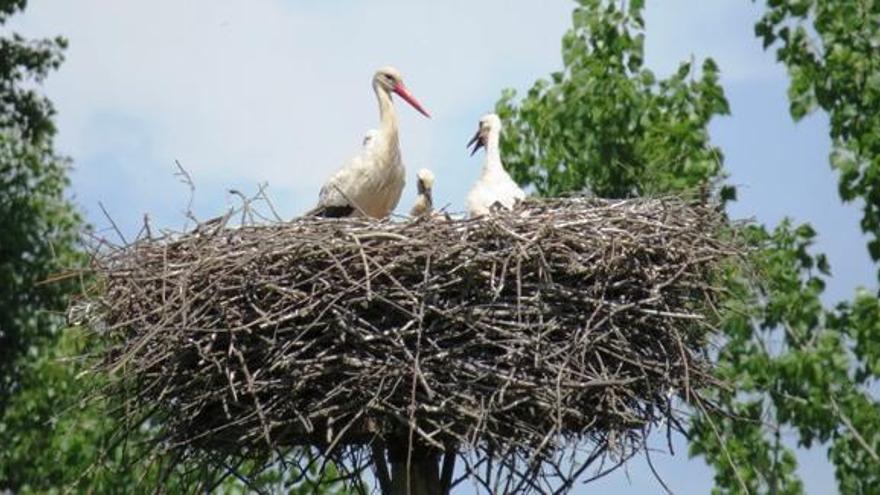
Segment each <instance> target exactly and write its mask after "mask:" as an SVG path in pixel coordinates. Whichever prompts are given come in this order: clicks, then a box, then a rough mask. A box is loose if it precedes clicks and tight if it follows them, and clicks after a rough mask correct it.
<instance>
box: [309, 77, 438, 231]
mask: <svg viewBox="0 0 880 495" xmlns="http://www.w3.org/2000/svg"><path fill="white" fill-rule="evenodd" d="M373 91H374V92H375V93H376V99H377V101H378V102H379V128H378V129H376V130H370V131H368V132H367V135H366V136H365V138H364V143H363V147H362V148H361V151H360V153H359V154H358V155H357V156H355V157H354V158H353V159H352V160H351V161H349V162H348V164H346V165H345V166H344V167H342V169H340V170H339V171H338V172H336V173H335V174H333V176H331V177H330V179H329V180H328V181H327V182H326V183H325V184H324V186H323V187H322V188H321V192H320V194H319V196H318V205H317V206H316V207H315V208H313V209H312V210H311V211H309V212H308V213H307V215H318V216H323V217H347V216H356V215H366V216H368V217H372V218H385V217H387V216H388V215H389V214H390V213H391V212H392V211H393V210H394V208H395V207H397V203H398V201H400V193H401V192H402V191H403V186H404V183H405V182H406V179H405V177H404V175H405V170H404V167H403V161H402V160H401V158H400V141H399V139H398V130H397V114H396V113H395V112H394V104H393V102H392V100H391V94H392V93H394V94H396V95H398V96H400V97H401V98H402V99H403V100H404V101H406V102H407V103H409V104H410V105H412V107H413V108H415V109H416V110H417V111H419V112H420V113H421V114H422V115H424V116H426V117H430V115H429V114H428V112H427V111H426V110H425V109H424V108H423V107H422V105H421V104H420V103H419V102H418V101H417V100H416V99H415V97H413V96H412V95H411V94H410V92H409V90H407V88H406V86H405V85H404V84H403V77H402V76H401V75H400V72H399V71H398V70H397V69H395V68H393V67H383V68H381V69H379V70H378V71H376V73H375V74H374V75H373Z"/></svg>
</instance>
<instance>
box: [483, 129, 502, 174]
mask: <svg viewBox="0 0 880 495" xmlns="http://www.w3.org/2000/svg"><path fill="white" fill-rule="evenodd" d="M500 137H501V131H499V130H498V129H491V130H490V131H489V135H488V136H487V137H486V163H485V165H483V174H484V175H485V174H491V173H494V172H503V171H504V165H503V164H502V163H501V147H500V141H501V139H500Z"/></svg>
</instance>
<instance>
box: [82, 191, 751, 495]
mask: <svg viewBox="0 0 880 495" xmlns="http://www.w3.org/2000/svg"><path fill="white" fill-rule="evenodd" d="M231 217H232V215H227V216H225V217H221V218H220V219H219V220H217V219H215V220H214V221H213V223H210V224H202V225H199V226H198V227H197V228H196V229H194V230H192V231H190V232H187V233H181V234H170V235H166V236H164V237H162V238H158V239H156V238H144V239H140V240H138V241H136V242H134V243H133V244H131V245H127V246H123V247H121V248H118V249H106V248H104V249H102V251H101V252H100V253H99V254H98V256H96V258H95V260H96V261H95V266H94V269H95V271H96V272H97V274H98V275H99V277H98V279H99V280H100V283H99V284H98V285H97V286H98V287H100V290H96V291H95V292H94V293H93V294H89V295H88V296H87V297H88V299H89V303H90V307H92V308H95V307H97V308H100V310H99V313H98V317H99V318H100V319H101V321H102V322H103V325H102V328H103V330H102V340H103V341H104V342H105V346H106V347H105V349H106V350H105V351H104V354H103V360H102V362H101V364H100V366H99V368H100V369H101V370H103V371H109V372H112V373H113V374H114V376H115V378H116V379H115V381H114V383H115V384H116V385H114V386H112V387H110V388H109V389H108V391H107V393H108V394H110V396H111V397H113V398H115V399H116V400H117V401H121V402H124V403H125V405H126V410H129V411H140V412H141V414H142V413H143V411H147V410H151V409H152V408H154V407H155V409H156V410H157V413H156V414H157V416H156V417H157V418H160V419H157V422H158V423H160V424H161V429H162V433H163V437H162V446H163V447H162V448H163V449H166V450H171V451H175V452H194V451H202V452H205V451H210V452H221V453H223V454H224V455H231V456H236V455H246V454H245V452H247V453H248V454H247V455H253V453H254V452H262V453H264V454H271V453H272V452H273V451H277V449H279V448H283V447H290V446H307V447H306V448H305V451H310V452H318V453H320V454H321V455H322V456H324V457H325V458H326V457H327V456H330V457H331V458H333V459H336V460H337V462H341V458H340V457H339V455H340V453H343V452H345V453H349V454H351V453H352V452H356V454H351V455H352V457H350V458H352V459H353V458H357V459H359V461H358V462H363V461H362V460H363V459H365V458H366V459H370V458H371V452H373V453H374V454H375V452H376V451H377V449H375V448H374V447H376V446H382V449H379V450H383V449H384V448H385V446H388V447H389V448H388V450H387V452H388V455H389V460H390V461H391V462H399V461H400V459H405V460H406V461H407V462H424V459H425V458H430V459H435V461H433V462H435V463H436V459H439V458H441V457H442V454H443V453H444V452H445V451H448V450H449V449H452V451H453V452H455V451H457V452H458V453H459V455H460V459H461V460H462V462H463V463H464V466H465V470H466V472H467V473H468V474H469V475H470V476H471V477H472V478H474V479H479V480H480V486H483V487H484V488H485V489H487V490H489V491H491V490H501V491H511V490H517V491H538V492H543V491H550V492H552V491H553V490H556V489H558V488H559V487H563V488H564V487H567V486H570V478H571V477H573V476H575V475H576V474H579V473H580V472H582V471H583V470H582V469H576V467H577V462H575V461H574V460H572V459H571V457H565V454H566V453H568V454H569V455H571V453H572V452H573V451H574V449H583V448H588V451H587V453H585V454H583V455H582V456H579V459H580V461H581V462H582V461H583V460H584V459H593V460H595V459H596V458H598V457H604V455H605V454H606V453H608V452H613V453H615V454H614V455H615V459H617V460H620V459H623V458H625V457H626V456H629V455H631V453H632V452H634V451H636V450H638V449H639V448H641V447H642V446H643V445H644V435H645V434H646V433H645V432H646V431H648V429H649V428H650V427H651V426H652V425H657V424H660V423H661V422H662V421H664V420H668V419H670V416H672V415H673V411H672V408H671V404H672V401H673V397H674V396H678V397H680V398H681V399H683V400H685V401H698V400H700V399H699V390H700V389H701V388H702V387H705V386H707V385H710V384H712V383H713V378H712V376H711V369H710V368H711V367H710V362H709V360H708V359H707V356H706V349H707V342H708V340H709V338H710V337H711V334H712V328H711V325H710V324H709V322H710V321H711V315H710V314H708V312H709V309H708V308H710V307H711V306H712V302H713V300H714V299H715V298H716V296H717V294H716V291H715V289H713V282H714V281H715V278H716V276H717V270H718V269H719V266H720V264H721V263H723V262H724V261H725V260H727V259H729V258H730V257H731V256H733V255H735V254H736V247H735V245H734V243H732V242H730V241H721V240H719V234H720V233H721V232H723V231H724V229H725V225H724V219H723V218H722V217H721V215H720V214H718V213H717V211H716V210H715V209H713V208H712V207H710V206H707V205H703V204H696V203H691V202H688V201H685V200H681V199H675V198H667V199H640V200H618V201H610V200H596V199H581V198H576V199H558V200H530V201H528V202H527V203H526V204H525V205H524V206H523V207H522V208H521V209H519V210H517V211H516V212H513V213H502V214H499V215H498V216H497V217H494V218H491V219H487V220H470V221H460V220H448V219H441V218H433V219H430V220H427V221H404V222H394V221H383V222H376V221H367V220H359V219H350V220H327V219H317V218H302V219H297V220H294V221H292V222H286V223H273V224H263V225H241V226H237V227H230V226H227V222H228V220H229V219H230V218H231ZM242 217H243V218H244V215H242ZM673 423H674V422H673ZM667 424H668V423H667ZM401 445H404V446H406V447H407V448H406V449H405V451H403V452H398V450H399V449H396V448H395V447H394V446H401ZM371 449H372V450H371ZM300 450H301V451H302V450H303V449H300ZM591 452H592V454H594V455H591V454H590V453H591ZM600 454H602V455H601V456H600ZM333 456H336V457H333ZM372 459H373V461H379V460H381V461H382V462H383V463H384V461H385V459H384V457H383V458H382V459H377V458H376V457H375V455H373V456H372ZM351 469H352V470H357V469H362V467H361V468H358V467H357V466H351ZM438 469H439V468H438ZM444 471H447V469H444ZM443 477H444V478H448V479H449V480H451V478H452V474H451V470H449V472H448V473H445V474H444V475H443ZM379 479H380V480H381V479H382V476H379ZM459 481H460V480H459Z"/></svg>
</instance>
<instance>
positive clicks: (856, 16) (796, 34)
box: [755, 0, 880, 276]
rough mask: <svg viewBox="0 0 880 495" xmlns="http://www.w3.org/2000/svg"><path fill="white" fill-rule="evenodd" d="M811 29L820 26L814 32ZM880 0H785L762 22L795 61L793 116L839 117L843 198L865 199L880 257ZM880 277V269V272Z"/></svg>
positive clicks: (867, 225)
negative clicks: (818, 111)
mask: <svg viewBox="0 0 880 495" xmlns="http://www.w3.org/2000/svg"><path fill="white" fill-rule="evenodd" d="M810 33H815V36H811V35H810ZM878 33H880V3H878V2H874V1H858V2H839V1H834V0H777V1H772V2H769V3H768V7H767V12H766V14H765V15H764V16H763V18H762V19H761V20H760V21H759V22H758V23H757V24H756V25H755V34H756V35H757V36H758V37H760V38H761V39H762V40H763V42H764V48H765V49H766V48H769V47H771V46H778V48H777V50H776V55H777V58H778V59H779V61H780V62H782V63H784V64H785V66H786V67H787V68H788V71H789V76H790V77H791V84H790V86H789V89H788V96H789V100H790V104H791V105H790V111H791V116H792V117H793V118H794V119H795V120H796V121H797V120H800V119H802V118H804V117H805V116H806V115H808V114H810V113H811V112H813V111H814V110H816V109H822V110H824V111H826V112H828V115H829V116H830V117H831V140H832V152H831V157H830V159H831V165H832V166H833V167H834V168H835V169H836V170H837V171H838V174H839V177H840V181H839V192H840V197H841V199H843V200H844V201H855V200H861V203H862V209H863V216H862V221H861V227H862V230H863V231H864V232H865V233H867V234H868V235H869V236H871V237H872V239H871V240H870V242H869V243H868V250H869V252H870V254H871V258H872V259H873V260H874V261H880V57H878V56H877V53H878V52H880V39H878ZM878 276H880V273H878Z"/></svg>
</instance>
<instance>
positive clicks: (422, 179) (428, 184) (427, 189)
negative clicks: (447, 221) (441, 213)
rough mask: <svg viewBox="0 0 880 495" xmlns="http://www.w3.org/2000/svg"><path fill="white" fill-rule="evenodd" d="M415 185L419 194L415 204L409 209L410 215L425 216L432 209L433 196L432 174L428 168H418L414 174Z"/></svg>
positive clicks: (429, 213)
mask: <svg viewBox="0 0 880 495" xmlns="http://www.w3.org/2000/svg"><path fill="white" fill-rule="evenodd" d="M416 179H417V181H416V186H417V187H418V189H419V195H418V197H417V198H416V202H415V204H413V207H412V209H411V210H410V211H409V215H410V216H411V217H426V216H429V215H431V213H432V212H433V211H434V198H433V193H432V188H433V187H434V174H433V173H431V171H430V170H428V169H426V168H423V169H421V170H419V173H418V175H417V176H416Z"/></svg>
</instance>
